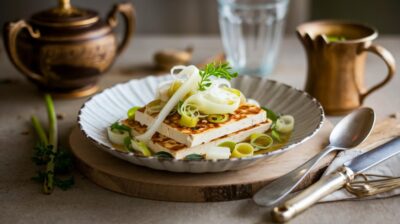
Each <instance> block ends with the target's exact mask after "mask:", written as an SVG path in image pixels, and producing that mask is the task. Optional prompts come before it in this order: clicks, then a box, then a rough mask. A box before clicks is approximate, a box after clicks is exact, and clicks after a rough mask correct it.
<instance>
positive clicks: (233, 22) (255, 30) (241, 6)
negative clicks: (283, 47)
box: [218, 0, 289, 76]
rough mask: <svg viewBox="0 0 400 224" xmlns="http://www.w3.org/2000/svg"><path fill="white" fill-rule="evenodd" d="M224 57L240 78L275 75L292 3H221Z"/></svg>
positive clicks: (232, 0) (236, 0)
mask: <svg viewBox="0 0 400 224" xmlns="http://www.w3.org/2000/svg"><path fill="white" fill-rule="evenodd" d="M218 2H219V23H220V30H221V36H222V43H223V45H224V49H225V54H226V57H227V60H228V62H229V63H230V64H231V66H232V67H233V68H234V70H236V71H237V72H239V73H240V74H247V75H259V76H262V75H268V74H270V73H272V71H273V69H274V67H275V64H276V58H277V53H278V51H279V45H280V42H281V39H282V34H283V30H284V25H285V18H286V14H287V8H288V3H289V0H218Z"/></svg>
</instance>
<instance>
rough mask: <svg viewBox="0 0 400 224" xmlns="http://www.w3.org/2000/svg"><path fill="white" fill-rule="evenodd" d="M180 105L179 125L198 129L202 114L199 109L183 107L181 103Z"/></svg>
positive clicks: (189, 106) (192, 106)
mask: <svg viewBox="0 0 400 224" xmlns="http://www.w3.org/2000/svg"><path fill="white" fill-rule="evenodd" d="M178 105H180V107H178V113H179V114H180V115H181V118H180V120H179V125H180V126H183V127H188V128H194V127H196V125H197V123H198V122H199V116H200V112H199V110H198V109H197V107H196V106H194V105H190V104H185V105H183V104H182V105H181V103H180V102H179V103H178Z"/></svg>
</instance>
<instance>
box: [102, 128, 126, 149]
mask: <svg viewBox="0 0 400 224" xmlns="http://www.w3.org/2000/svg"><path fill="white" fill-rule="evenodd" d="M107 134H108V139H109V140H110V141H111V142H112V143H113V144H116V145H124V139H125V138H126V137H129V131H120V130H117V129H113V128H112V127H107Z"/></svg>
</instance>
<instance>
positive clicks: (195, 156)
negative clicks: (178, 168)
mask: <svg viewBox="0 0 400 224" xmlns="http://www.w3.org/2000/svg"><path fill="white" fill-rule="evenodd" d="M183 159H184V160H203V159H204V156H203V155H200V154H190V155H187V156H185V158H183Z"/></svg>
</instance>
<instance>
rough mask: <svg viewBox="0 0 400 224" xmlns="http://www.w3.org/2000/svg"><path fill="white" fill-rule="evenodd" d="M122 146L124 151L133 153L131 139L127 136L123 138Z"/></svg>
mask: <svg viewBox="0 0 400 224" xmlns="http://www.w3.org/2000/svg"><path fill="white" fill-rule="evenodd" d="M124 146H125V149H126V150H128V151H129V152H133V148H132V143H131V137H129V136H128V137H126V138H124Z"/></svg>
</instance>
